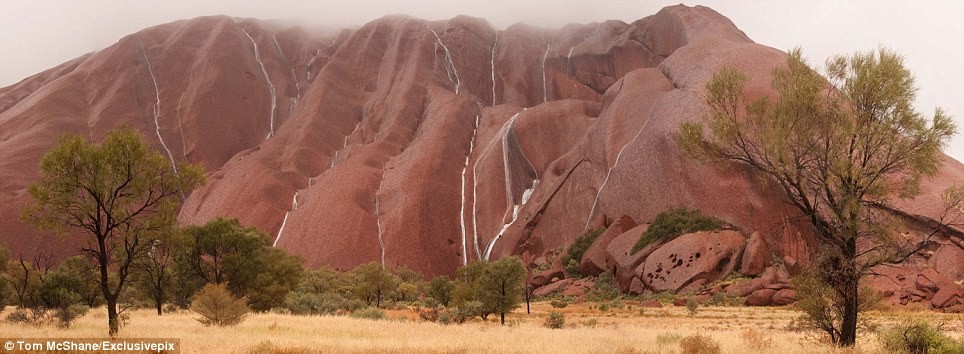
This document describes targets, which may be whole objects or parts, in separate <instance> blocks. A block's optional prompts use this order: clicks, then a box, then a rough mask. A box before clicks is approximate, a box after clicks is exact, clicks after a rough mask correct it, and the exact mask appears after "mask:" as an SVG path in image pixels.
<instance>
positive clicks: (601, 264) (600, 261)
mask: <svg viewBox="0 0 964 354" xmlns="http://www.w3.org/2000/svg"><path fill="white" fill-rule="evenodd" d="M634 227H636V221H634V220H633V218H631V217H629V216H626V215H623V216H621V217H619V219H616V221H615V222H613V223H612V224H610V225H609V227H608V228H607V229H606V231H604V232H603V233H602V234H601V235H599V237H598V238H596V241H595V242H593V243H592V245H590V246H589V248H588V249H586V253H584V254H583V256H582V261H581V262H580V263H579V272H580V273H581V274H582V275H590V276H596V275H599V274H600V273H602V272H604V271H606V270H607V265H606V256H607V253H606V249H607V248H608V246H609V243H610V242H612V240H613V239H615V238H616V237H618V236H619V235H622V234H623V233H626V232H627V231H629V230H630V229H632V228H634Z"/></svg>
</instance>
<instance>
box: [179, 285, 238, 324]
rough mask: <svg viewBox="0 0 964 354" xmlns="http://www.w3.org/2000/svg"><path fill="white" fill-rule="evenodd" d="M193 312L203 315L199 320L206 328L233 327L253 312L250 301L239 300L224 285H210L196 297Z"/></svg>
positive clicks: (192, 307) (193, 302) (192, 305)
mask: <svg viewBox="0 0 964 354" xmlns="http://www.w3.org/2000/svg"><path fill="white" fill-rule="evenodd" d="M191 311H194V312H195V313H197V314H199V315H201V316H202V317H201V318H199V319H198V322H201V323H202V324H204V325H205V326H210V325H215V326H233V325H236V324H238V323H241V321H244V318H245V317H247V315H248V313H249V312H251V308H249V307H248V300H247V299H245V298H240V299H239V298H237V297H235V296H234V295H232V294H231V292H230V291H228V289H227V287H226V286H225V285H224V284H208V285H205V286H204V288H202V289H201V291H200V292H198V294H197V295H195V296H194V301H192V302H191Z"/></svg>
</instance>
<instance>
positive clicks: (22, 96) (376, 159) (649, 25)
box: [0, 5, 964, 287]
mask: <svg viewBox="0 0 964 354" xmlns="http://www.w3.org/2000/svg"><path fill="white" fill-rule="evenodd" d="M785 58H786V55H785V53H784V52H782V51H779V50H776V49H773V48H769V47H767V46H764V45H760V44H756V43H754V42H753V41H752V40H750V38H748V37H747V36H746V35H745V34H744V33H743V32H742V31H740V30H739V29H738V28H737V27H736V26H735V25H734V24H733V23H732V22H730V21H729V20H728V19H727V18H726V17H724V16H723V15H721V14H719V13H717V12H715V11H713V10H712V9H709V8H706V7H700V6H697V7H686V6H681V5H680V6H672V7H667V8H665V9H663V10H661V11H659V12H658V13H657V14H655V15H652V16H649V17H646V18H643V19H640V20H638V21H635V22H633V23H623V22H620V21H608V22H603V23H593V24H585V25H570V26H566V27H564V28H561V29H558V30H545V29H541V28H536V27H532V26H528V25H524V24H519V25H514V26H510V27H508V28H506V29H505V30H495V29H493V27H492V26H490V25H489V24H488V23H487V22H486V21H484V20H480V19H476V18H470V17H455V18H453V19H451V20H447V21H436V22H428V21H424V20H420V19H417V18H412V17H406V16H388V17H384V18H382V19H379V20H376V21H373V22H371V23H368V24H367V25H364V26H362V27H360V28H357V29H346V30H333V31H327V32H314V31H308V30H305V29H303V28H300V27H293V28H285V27H283V26H280V25H278V24H272V23H268V22H263V21H259V20H253V19H234V18H229V17H202V18H195V19H191V20H184V21H178V22H174V23H169V24H165V25H160V26H156V27H152V28H148V29H145V30H143V31H140V32H137V33H135V34H131V35H129V36H127V37H124V38H122V39H120V40H119V41H118V42H117V43H116V44H115V45H113V46H111V47H109V48H107V49H104V50H102V51H99V52H95V53H92V54H89V55H86V56H82V57H79V58H77V59H74V60H72V61H69V62H66V63H64V64H62V65H60V66H57V67H55V68H52V69H50V70H47V71H44V72H42V73H39V74H37V75H35V76H32V77H30V78H28V79H25V80H24V81H22V82H20V83H17V84H15V85H12V86H9V87H5V88H0V230H4V231H3V233H0V239H2V240H3V241H4V242H6V243H8V244H9V245H10V247H11V248H12V249H13V254H15V255H16V254H20V253H23V254H25V255H32V254H36V253H37V252H40V251H41V250H48V249H52V250H56V251H57V253H58V255H64V254H67V253H68V252H69V251H71V250H72V249H73V248H74V245H72V244H71V242H76V241H77V240H69V241H66V242H62V241H58V240H56V239H55V238H53V236H50V235H44V234H41V233H39V232H37V231H36V230H34V229H33V228H32V227H30V226H29V225H27V224H25V223H23V222H22V221H21V220H19V215H20V209H21V208H22V207H23V206H24V205H25V204H26V203H27V202H28V201H29V199H30V197H29V195H28V194H27V193H26V189H27V186H29V184H30V183H33V182H34V181H36V180H37V179H38V176H39V168H38V165H37V161H38V159H39V158H40V157H41V156H42V155H43V154H44V153H45V152H46V151H47V150H48V149H49V148H50V147H52V146H53V145H54V144H56V143H57V140H58V138H59V137H60V136H61V135H62V134H64V133H72V134H78V135H81V136H84V137H86V138H87V139H89V140H90V141H94V142H98V141H100V140H101V139H102V138H103V137H104V136H105V135H106V134H107V132H109V131H110V130H111V129H113V128H116V127H118V126H122V125H126V126H129V127H132V128H134V129H137V130H138V131H140V132H142V133H143V136H144V137H145V139H146V140H147V141H148V143H149V144H150V145H151V146H153V147H154V148H155V149H156V150H157V151H159V152H160V153H162V154H164V155H165V156H166V157H168V158H169V159H170V160H172V161H176V162H182V161H187V162H191V163H199V164H201V165H202V166H204V168H205V169H206V171H207V173H208V179H207V183H206V184H205V185H203V186H201V187H200V188H198V189H197V190H195V191H194V192H193V193H192V194H190V195H189V196H187V198H186V200H185V203H184V205H183V207H182V209H181V210H180V213H179V221H180V222H181V223H182V224H201V223H205V222H207V221H209V220H211V219H213V218H215V217H219V216H224V217H235V218H239V219H240V221H241V223H243V224H246V225H252V226H255V227H257V228H259V229H260V230H262V231H264V232H265V233H266V234H268V235H270V237H271V239H272V243H273V244H274V245H275V246H277V247H279V248H282V249H285V250H287V251H290V252H292V253H295V254H298V255H300V256H302V257H304V259H305V261H306V262H307V265H308V266H311V267H318V266H322V265H329V266H333V267H336V268H340V269H350V268H353V267H355V266H357V265H359V264H364V263H367V262H369V261H378V262H381V263H383V264H384V265H385V266H387V267H390V268H395V267H398V266H402V265H404V266H407V267H410V268H412V269H415V270H417V271H420V272H423V273H426V274H428V275H433V274H449V275H453V274H454V273H455V269H456V268H457V267H458V266H459V265H462V264H464V263H465V262H467V261H471V260H478V259H497V258H499V257H503V256H508V255H516V254H523V253H528V254H529V255H531V256H533V257H532V258H533V259H534V258H538V257H541V256H544V255H545V254H546V253H547V252H548V251H550V250H553V249H555V248H558V247H560V246H566V245H569V244H571V243H572V242H573V241H574V240H575V238H576V237H578V236H580V235H581V234H583V233H584V232H585V231H586V230H587V228H589V227H590V224H591V223H592V222H593V220H596V219H597V218H598V217H599V216H600V215H620V216H622V215H625V216H626V218H627V219H628V220H634V221H635V223H639V224H640V225H643V224H645V223H648V222H650V221H651V220H652V219H653V218H654V217H655V216H656V214H658V213H659V212H662V211H664V210H666V209H669V208H672V207H677V206H686V207H689V208H695V209H699V210H701V211H702V212H703V213H705V214H707V215H712V216H715V217H718V218H720V219H722V220H724V221H726V222H727V223H729V224H731V225H732V226H733V228H735V229H737V230H740V231H742V232H743V234H745V235H749V234H751V233H753V232H759V235H760V237H762V239H760V240H755V242H758V243H759V244H763V245H766V249H767V250H768V251H769V252H771V253H773V254H774V255H776V256H778V257H783V256H791V257H794V258H796V259H803V258H804V257H803V256H805V254H806V253H807V250H808V249H812V248H813V246H814V245H813V244H812V242H811V241H810V239H809V237H808V234H809V233H808V228H807V227H805V226H802V225H797V224H792V223H789V222H788V221H787V220H791V219H793V217H794V216H796V213H797V212H796V211H795V210H794V209H792V208H791V207H789V206H788V205H787V204H786V203H785V202H784V197H783V196H782V192H781V191H780V190H779V189H777V188H775V186H773V185H770V184H767V183H760V180H759V179H758V178H757V177H754V176H753V175H752V174H751V171H749V170H748V169H745V168H742V167H739V166H724V167H720V166H714V165H705V164H699V163H697V162H695V161H693V160H689V159H686V158H684V157H683V156H682V155H681V151H680V149H679V148H678V147H677V145H676V140H675V139H676V132H677V130H678V127H679V125H680V123H681V122H684V121H689V120H695V119H700V118H701V117H702V116H703V115H704V114H705V107H704V102H703V95H702V91H703V86H704V84H705V83H706V82H707V81H708V80H709V79H710V77H711V76H712V74H713V73H714V72H716V71H717V70H718V69H719V68H720V67H722V66H724V65H729V66H733V67H736V68H739V69H741V70H744V71H746V72H747V73H748V75H749V77H750V81H749V82H748V89H749V92H750V94H751V96H754V97H761V96H765V95H771V94H773V90H772V89H771V88H770V81H771V72H772V70H773V68H775V67H779V66H781V65H784V63H785ZM961 176H964V166H962V165H961V164H960V163H958V162H957V161H955V160H953V159H950V158H948V159H946V161H945V164H944V170H943V171H942V172H941V175H940V176H938V178H936V179H934V180H932V181H929V182H927V183H925V184H924V186H923V188H924V193H923V194H922V196H921V197H920V198H918V199H916V200H912V201H908V202H907V203H905V204H904V206H905V208H904V209H903V211H904V212H905V213H906V214H907V215H910V216H911V217H914V218H918V219H919V220H921V222H923V223H925V224H926V223H927V222H928V218H932V217H934V216H935V215H934V213H935V212H936V210H937V208H938V207H939V206H940V202H941V201H940V199H939V198H935V196H938V195H939V194H940V192H941V191H942V190H943V189H944V188H945V187H946V186H947V185H949V184H950V183H951V182H954V181H959V180H961V178H958V177H961ZM604 221H605V220H604ZM632 226H635V225H632ZM632 226H627V228H630V227H632ZM638 229H639V228H633V230H638ZM619 231H620V232H622V231H624V230H622V229H621V230H619ZM611 233H613V235H610V236H613V237H609V238H608V239H610V240H613V239H618V238H616V237H615V236H619V235H620V234H619V233H616V232H615V231H611ZM788 235H789V236H788ZM951 238H957V239H959V234H955V235H940V240H938V241H939V242H941V244H943V245H944V247H946V248H942V249H941V250H940V252H939V255H940V258H941V259H944V258H947V260H941V261H940V264H957V263H959V262H956V263H955V261H954V259H953V255H956V254H959V253H960V247H959V246H957V245H958V244H957V243H953V242H950V241H948V240H949V239H951ZM623 243H627V242H623ZM754 244H757V243H754ZM605 246H606V245H601V246H595V247H594V253H593V254H594V255H595V256H594V257H597V258H598V260H597V262H596V264H598V265H603V264H604V263H606V264H607V266H608V264H611V263H613V262H610V261H609V260H608V259H609V258H611V257H609V258H607V257H608V256H607V255H608V253H606V252H609V250H610V249H609V248H606V247H605ZM629 246H631V244H629ZM952 247H957V248H952ZM610 248H611V247H610ZM622 252H624V253H625V251H622ZM626 256H627V257H628V255H626ZM621 257H622V256H621ZM641 261H642V260H638V262H635V263H634V265H633V267H635V266H636V265H638V264H639V262H641ZM732 262H734V263H735V264H737V265H739V264H738V263H736V262H737V260H736V259H733V260H732ZM630 270H631V269H630ZM958 270H959V269H958ZM948 272H949V273H953V272H950V271H948ZM961 273H962V272H957V273H954V274H953V276H954V277H957V278H959V277H960V276H961ZM618 276H619V275H618ZM628 276H629V277H624V278H625V279H624V280H626V282H625V283H626V284H623V285H622V286H623V287H628V286H629V282H630V281H631V279H632V276H633V274H628ZM952 280H961V279H952Z"/></svg>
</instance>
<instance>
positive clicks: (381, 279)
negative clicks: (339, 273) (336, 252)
mask: <svg viewBox="0 0 964 354" xmlns="http://www.w3.org/2000/svg"><path fill="white" fill-rule="evenodd" d="M352 273H354V276H355V277H356V281H357V282H358V283H357V284H356V285H355V294H356V295H357V296H358V297H360V298H362V299H364V300H365V302H367V303H368V305H372V303H374V304H375V307H378V308H381V307H382V300H383V299H385V298H386V297H387V296H388V294H390V293H392V292H393V291H395V289H396V288H398V284H399V280H398V278H397V277H395V276H394V275H392V273H390V272H389V271H388V270H385V268H384V267H382V265H381V264H378V263H376V262H369V263H367V264H364V265H361V266H358V267H357V268H355V269H354V270H352Z"/></svg>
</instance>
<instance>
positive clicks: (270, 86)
mask: <svg viewBox="0 0 964 354" xmlns="http://www.w3.org/2000/svg"><path fill="white" fill-rule="evenodd" d="M238 28H240V29H241V32H244V35H245V36H247V37H248V40H249V41H251V45H252V46H254V60H256V61H257V62H258V65H260V66H261V73H262V74H264V81H265V82H266V83H267V86H268V93H270V94H271V129H270V131H269V132H268V136H267V137H265V140H267V139H270V138H271V137H273V136H274V114H275V110H276V109H277V107H278V97H277V94H276V91H275V88H274V84H273V83H271V77H270V76H268V69H266V68H265V67H264V62H263V61H261V51H260V50H259V49H258V43H256V42H255V41H254V38H253V37H251V34H249V33H248V31H246V30H245V29H244V27H241V26H240V25H239V26H238Z"/></svg>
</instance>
